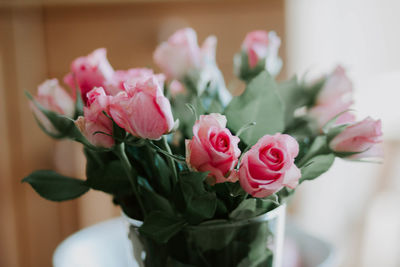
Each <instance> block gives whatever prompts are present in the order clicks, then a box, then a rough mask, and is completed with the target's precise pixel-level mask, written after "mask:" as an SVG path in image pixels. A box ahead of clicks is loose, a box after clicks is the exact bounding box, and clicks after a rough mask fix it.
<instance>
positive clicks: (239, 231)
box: [23, 28, 382, 266]
mask: <svg viewBox="0 0 400 267" xmlns="http://www.w3.org/2000/svg"><path fill="white" fill-rule="evenodd" d="M216 42H217V41H216V38H215V37H214V36H210V37H208V38H207V39H206V40H205V41H204V43H203V45H202V46H201V47H199V45H198V43H197V37H196V33H195V31H194V30H192V29H190V28H186V29H182V30H179V31H177V32H176V33H174V34H173V35H172V36H171V37H170V38H169V39H168V40H167V41H166V42H163V43H162V44H161V45H159V46H158V47H157V49H156V50H155V52H154V61H155V63H156V65H157V66H158V67H159V68H160V69H161V71H162V73H160V74H156V73H154V72H153V70H151V69H147V68H133V69H128V70H114V69H113V67H112V66H111V65H110V63H109V62H108V60H107V58H106V50H105V49H97V50H95V51H94V52H92V53H91V54H89V55H88V56H84V57H79V58H77V59H75V60H74V61H73V62H72V64H71V72H70V73H69V74H67V75H66V76H65V77H64V82H65V84H66V85H68V87H70V88H71V92H72V93H71V94H70V93H68V92H67V91H66V90H64V89H63V88H62V87H61V85H60V84H59V82H58V81H57V79H52V80H47V81H45V82H44V83H43V84H41V85H40V86H39V88H38V94H37V96H35V97H32V96H31V95H29V94H27V95H28V97H29V99H30V105H31V108H32V111H33V113H34V115H35V118H36V120H37V122H38V124H39V126H40V127H41V128H42V130H43V131H44V132H45V133H47V134H48V135H50V136H51V137H53V138H69V139H72V140H74V141H77V142H80V143H82V144H83V150H84V153H85V156H86V159H87V164H86V179H85V180H81V179H76V178H71V177H66V176H63V175H61V174H58V173H56V172H54V171H49V170H40V171H35V172H33V173H32V174H30V175H29V176H28V177H26V178H25V179H24V180H23V181H24V182H28V183H29V184H30V185H31V186H32V187H33V188H34V189H35V190H36V191H37V192H38V193H39V194H40V195H41V196H42V197H44V198H46V199H49V200H52V201H64V200H69V199H73V198H76V197H79V196H81V195H82V194H84V193H85V192H87V191H88V190H90V189H94V190H100V191H103V192H105V193H108V194H111V195H112V196H113V201H114V203H115V204H116V205H119V206H120V207H121V208H122V210H123V213H124V214H125V215H126V216H127V217H129V218H130V219H132V220H134V221H136V222H137V225H132V226H131V235H130V236H131V239H132V240H133V242H134V243H135V245H134V247H135V250H136V252H137V249H141V250H142V251H144V252H145V254H144V255H145V256H143V254H142V256H140V255H139V258H141V259H142V260H143V264H145V266H272V264H273V263H274V264H277V260H276V257H277V255H274V253H275V250H274V249H272V246H271V238H273V236H274V232H273V231H271V225H269V224H271V223H270V222H268V221H265V220H260V219H257V218H261V217H263V216H264V215H268V214H270V213H271V212H272V211H274V210H277V209H279V207H282V206H284V204H285V202H286V200H287V199H288V197H289V196H291V195H292V194H293V193H294V192H295V189H296V187H297V186H298V185H299V184H301V183H303V182H304V181H308V180H312V179H315V178H316V177H318V176H319V175H321V174H322V173H324V172H326V171H327V170H328V169H329V168H330V166H331V165H332V163H333V161H334V159H335V157H340V158H346V159H353V160H354V159H362V158H366V157H379V156H380V155H381V135H382V133H381V123H380V121H375V120H372V119H371V118H366V119H364V120H362V121H359V122H357V121H355V118H354V115H353V114H352V112H351V111H350V110H349V108H350V106H351V105H352V98H351V93H352V84H351V82H350V80H349V79H348V77H347V76H346V73H345V70H344V69H343V68H342V67H337V68H336V69H335V70H334V71H333V72H332V73H330V74H328V75H326V76H325V77H322V78H321V79H319V80H317V81H315V82H313V83H306V82H304V81H299V80H297V79H296V78H294V79H291V80H288V81H284V82H276V81H275V80H274V77H275V76H276V75H277V74H278V73H279V71H280V68H281V66H282V61H281V59H280V58H279V56H278V49H279V46H280V39H279V37H278V36H277V35H276V33H274V32H269V33H267V32H265V31H254V32H250V33H249V34H248V35H247V36H246V37H245V40H244V42H243V44H242V48H241V51H240V52H239V53H238V54H237V55H235V57H234V67H235V74H236V76H237V77H238V78H239V79H240V80H242V82H243V83H244V84H245V86H246V89H245V90H244V92H243V93H242V94H240V95H238V96H232V95H231V93H230V92H229V91H228V90H227V88H226V86H225V82H224V78H223V76H222V73H221V72H220V70H219V69H218V66H217V64H216V59H215V51H216ZM136 252H135V255H136V254H137V253H136ZM139 254H140V253H139Z"/></svg>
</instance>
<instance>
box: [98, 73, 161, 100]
mask: <svg viewBox="0 0 400 267" xmlns="http://www.w3.org/2000/svg"><path fill="white" fill-rule="evenodd" d="M153 74H154V73H153V70H152V69H147V68H134V69H129V70H116V71H115V72H114V73H113V75H112V78H111V79H110V80H107V81H106V82H105V87H104V90H105V91H106V93H107V94H108V95H113V96H114V95H117V94H118V93H119V92H121V91H125V83H126V82H128V81H130V82H131V83H133V82H135V81H137V80H140V79H143V78H145V77H149V76H152V75H153Z"/></svg>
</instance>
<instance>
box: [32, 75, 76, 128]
mask: <svg viewBox="0 0 400 267" xmlns="http://www.w3.org/2000/svg"><path fill="white" fill-rule="evenodd" d="M35 100H36V101H37V102H38V103H39V104H40V105H42V106H43V107H44V108H45V109H47V110H51V111H54V112H56V113H58V114H61V115H64V116H67V117H69V118H73V117H74V113H75V103H74V100H73V99H72V97H71V96H70V95H69V94H68V93H67V92H66V91H65V90H64V89H63V88H62V87H61V86H60V85H59V83H58V80H57V79H50V80H46V81H45V82H43V83H42V84H41V85H39V86H38V93H37V96H36V97H35ZM30 107H31V109H32V111H33V112H34V114H35V117H36V118H37V120H38V121H39V123H40V124H41V125H42V126H43V127H44V128H45V130H46V131H47V132H49V133H50V134H55V135H56V134H59V132H58V131H57V130H56V129H55V128H54V126H53V124H52V123H51V122H50V120H49V119H48V118H47V117H46V115H44V114H43V113H42V112H41V111H40V110H39V109H38V108H37V107H36V106H35V104H34V103H33V102H31V103H30Z"/></svg>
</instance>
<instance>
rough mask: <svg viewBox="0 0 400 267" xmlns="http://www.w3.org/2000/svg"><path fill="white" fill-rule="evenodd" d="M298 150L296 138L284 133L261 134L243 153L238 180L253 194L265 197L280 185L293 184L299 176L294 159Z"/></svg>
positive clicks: (290, 185) (297, 180) (295, 184)
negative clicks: (262, 135)
mask: <svg viewBox="0 0 400 267" xmlns="http://www.w3.org/2000/svg"><path fill="white" fill-rule="evenodd" d="M298 153H299V145H298V143H297V141H296V140H295V139H294V138H293V137H291V136H289V135H285V134H276V135H274V136H270V135H266V136H264V137H262V138H261V139H260V140H259V141H258V142H257V143H256V144H255V145H254V146H253V147H252V148H251V149H250V150H249V151H248V152H246V153H245V154H244V156H243V159H242V162H241V166H240V184H241V185H242V187H243V189H244V190H245V191H246V192H248V193H249V194H251V195H252V196H254V197H266V196H269V195H271V194H273V193H275V192H278V191H279V190H280V189H282V188H283V187H284V186H287V187H289V188H292V189H293V188H295V187H296V186H297V184H298V182H299V178H300V176H301V173H300V170H299V168H297V167H296V165H295V164H294V159H295V158H296V156H297V154H298Z"/></svg>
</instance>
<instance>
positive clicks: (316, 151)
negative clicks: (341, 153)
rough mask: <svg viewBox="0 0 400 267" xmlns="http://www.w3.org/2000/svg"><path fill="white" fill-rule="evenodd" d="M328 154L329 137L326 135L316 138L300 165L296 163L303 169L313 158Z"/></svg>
mask: <svg viewBox="0 0 400 267" xmlns="http://www.w3.org/2000/svg"><path fill="white" fill-rule="evenodd" d="M327 153H330V149H329V147H328V141H327V137H326V136H324V135H321V136H317V138H315V139H314V142H313V143H312V144H311V147H310V148H309V150H308V151H307V153H306V154H305V155H304V156H303V158H301V160H300V161H299V163H298V164H297V163H296V165H297V166H299V167H303V166H305V163H307V162H308V161H309V160H310V159H311V158H313V157H315V156H317V155H321V154H327Z"/></svg>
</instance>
